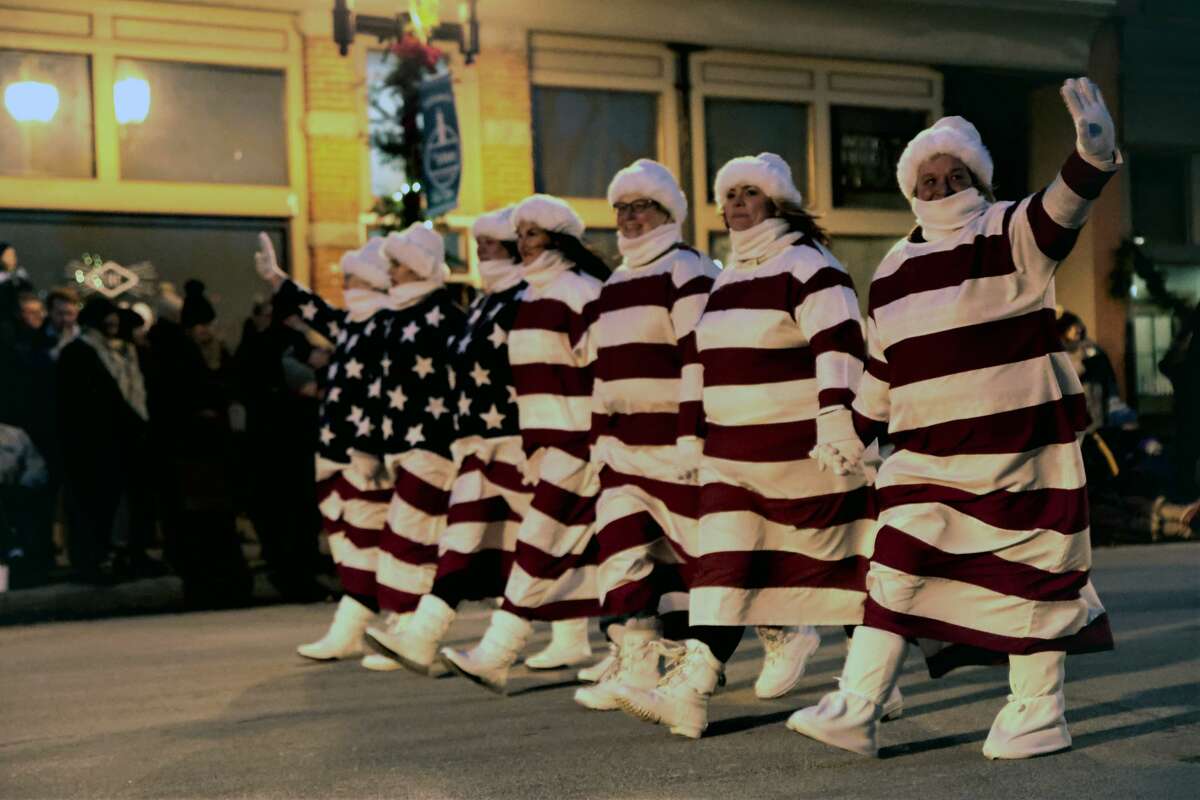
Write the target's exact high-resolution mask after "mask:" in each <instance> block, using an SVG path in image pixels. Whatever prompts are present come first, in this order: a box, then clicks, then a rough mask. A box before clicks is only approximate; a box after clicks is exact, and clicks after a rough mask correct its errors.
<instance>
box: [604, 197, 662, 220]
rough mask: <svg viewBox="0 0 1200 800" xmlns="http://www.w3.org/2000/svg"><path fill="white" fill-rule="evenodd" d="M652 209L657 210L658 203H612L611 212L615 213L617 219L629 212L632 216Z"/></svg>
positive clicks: (640, 201)
mask: <svg viewBox="0 0 1200 800" xmlns="http://www.w3.org/2000/svg"><path fill="white" fill-rule="evenodd" d="M652 208H659V205H658V203H656V202H655V201H653V200H645V199H643V200H634V201H633V202H632V203H613V211H616V212H617V216H618V217H622V216H624V215H626V214H628V213H630V212H633V213H634V214H644V213H646V212H647V211H649V210H650V209H652Z"/></svg>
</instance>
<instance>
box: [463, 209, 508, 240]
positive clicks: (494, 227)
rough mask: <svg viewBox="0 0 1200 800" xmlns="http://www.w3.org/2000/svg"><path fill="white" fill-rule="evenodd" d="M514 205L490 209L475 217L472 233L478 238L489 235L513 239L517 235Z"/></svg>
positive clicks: (493, 237) (495, 237) (502, 238)
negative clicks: (514, 221) (494, 209)
mask: <svg viewBox="0 0 1200 800" xmlns="http://www.w3.org/2000/svg"><path fill="white" fill-rule="evenodd" d="M512 213H513V207H512V206H505V207H504V208H501V209H498V210H496V211H489V212H488V213H487V214H481V215H479V216H478V217H476V218H475V223H474V224H473V225H471V235H472V236H474V237H475V238H476V239H478V238H479V237H480V236H487V237H489V238H492V239H499V240H500V241H502V242H504V241H509V242H511V241H512V240H513V236H514V235H515V234H514V232H513V226H512Z"/></svg>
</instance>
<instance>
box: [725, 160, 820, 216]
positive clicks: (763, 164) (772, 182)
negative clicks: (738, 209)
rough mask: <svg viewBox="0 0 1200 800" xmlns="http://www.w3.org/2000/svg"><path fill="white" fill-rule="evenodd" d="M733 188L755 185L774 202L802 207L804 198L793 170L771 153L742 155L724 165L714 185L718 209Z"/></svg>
mask: <svg viewBox="0 0 1200 800" xmlns="http://www.w3.org/2000/svg"><path fill="white" fill-rule="evenodd" d="M734 186H757V187H758V188H759V189H761V190H762V191H763V192H765V193H766V195H767V197H769V198H771V199H772V200H774V201H776V202H788V203H792V204H794V205H797V206H800V205H803V204H804V197H803V195H801V194H800V190H799V189H797V188H796V184H795V182H794V181H793V180H792V168H791V167H789V166H788V163H787V162H786V161H784V160H783V159H782V158H780V157H779V156H777V155H775V154H774V153H759V154H758V155H756V156H742V157H741V158H735V159H733V160H731V161H728V162H726V164H725V166H723V167H721V169H720V170H718V171H717V179H716V180H715V181H714V182H713V196H714V197H715V198H716V200H717V207H718V208H724V206H725V193H726V192H727V191H729V190H730V189H732V188H733V187H734Z"/></svg>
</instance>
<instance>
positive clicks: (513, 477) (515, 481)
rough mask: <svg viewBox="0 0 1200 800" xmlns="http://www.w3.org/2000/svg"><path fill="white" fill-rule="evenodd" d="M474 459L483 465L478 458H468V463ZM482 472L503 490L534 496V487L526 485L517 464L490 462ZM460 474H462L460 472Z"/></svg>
mask: <svg viewBox="0 0 1200 800" xmlns="http://www.w3.org/2000/svg"><path fill="white" fill-rule="evenodd" d="M472 459H473V460H474V461H475V462H476V463H478V464H483V462H482V461H480V460H479V457H478V456H468V458H467V460H468V461H469V460H472ZM465 463H466V462H464V464H465ZM481 471H482V472H483V476H484V477H485V478H487V479H488V481H489V482H491V483H494V484H495V485H496V486H499V487H500V488H501V489H507V490H508V491H510V492H518V493H520V494H528V495H532V494H533V487H532V486H526V485H525V478H524V476H523V475H522V474H521V470H520V468H518V467H517V466H516V465H515V464H510V463H508V462H507V461H489V462H488V463H487V465H486V466H483V467H482V468H481ZM459 474H462V473H461V472H460V473H459Z"/></svg>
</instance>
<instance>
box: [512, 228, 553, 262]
mask: <svg viewBox="0 0 1200 800" xmlns="http://www.w3.org/2000/svg"><path fill="white" fill-rule="evenodd" d="M549 247H550V234H548V233H546V231H544V230H542V229H541V228H539V227H538V226H537V225H534V224H533V223H532V222H522V223H521V224H520V225H518V226H517V249H518V250H519V251H520V252H521V263H522V264H531V263H533V261H534V260H536V259H537V257H538V256H540V255H541V254H542V253H544V252H546V250H547V249H549Z"/></svg>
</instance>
